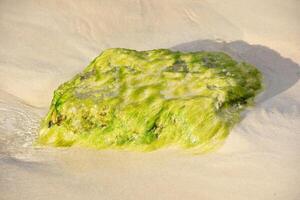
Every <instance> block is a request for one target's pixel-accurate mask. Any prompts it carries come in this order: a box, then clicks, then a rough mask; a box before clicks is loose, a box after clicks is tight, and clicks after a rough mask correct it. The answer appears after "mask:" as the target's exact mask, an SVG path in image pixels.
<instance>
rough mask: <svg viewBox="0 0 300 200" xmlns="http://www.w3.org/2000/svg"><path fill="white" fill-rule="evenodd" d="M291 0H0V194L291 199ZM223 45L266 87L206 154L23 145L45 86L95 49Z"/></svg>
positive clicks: (295, 50)
mask: <svg viewBox="0 0 300 200" xmlns="http://www.w3.org/2000/svg"><path fill="white" fill-rule="evenodd" d="M299 9H300V4H299V1H296V0H288V1H271V0H266V1H263V2H262V1H258V0H255V1H250V2H249V1H241V0H240V1H237V0H233V1H222V3H220V1H214V0H208V1H193V0H187V1H176V0H174V1H172V3H170V1H166V0H165V1H163V0H161V1H143V0H140V1H129V0H128V1H127V0H126V1H125V0H124V1H109V0H105V1H79V0H78V1H70V0H67V1H32V0H29V1H14V0H1V1H0V46H1V48H0V199H5V200H7V199H31V200H32V199H39V200H40V199H238V200H241V199H264V200H265V199H272V200H273V199H295V200H296V199H299V198H300V190H299V184H300V175H299V172H298V171H299V169H300V126H299V124H300V102H299V99H300V93H299V91H300V83H299V76H300V67H299V63H300V48H299V47H300V37H299V35H300V26H299V23H300V22H299V19H300V14H299V12H298V10H299ZM110 47H124V48H133V49H138V50H146V49H153V48H171V49H173V50H181V51H199V50H209V51H224V52H227V53H228V54H230V55H231V56H233V57H234V58H236V59H238V60H244V61H247V62H249V63H252V64H254V65H256V66H257V67H258V68H259V69H260V70H261V71H262V72H263V74H264V78H265V79H264V82H265V84H266V90H265V91H264V92H263V93H262V94H261V95H260V96H259V97H258V98H257V105H256V106H255V107H254V108H251V109H248V110H247V111H246V112H244V113H243V120H242V121H241V123H240V124H239V125H238V126H236V127H235V128H234V130H233V131H232V132H231V134H230V136H229V137H228V139H227V140H226V142H225V144H224V145H223V146H222V148H221V149H219V150H218V151H217V152H214V153H210V154H207V155H204V156H193V155H190V154H187V153H185V152H183V151H180V150H176V149H165V150H159V151H155V152H151V153H134V152H122V151H120V152H119V151H107V150H106V151H96V150H88V149H78V148H77V149H76V148H72V149H52V148H35V147H33V143H34V140H35V138H36V135H37V129H38V126H39V121H40V119H41V117H43V116H44V115H45V113H46V112H47V110H48V106H49V103H50V100H51V98H52V92H53V90H54V89H55V88H56V87H57V86H58V85H59V84H60V83H62V82H64V81H66V80H69V79H70V78H71V77H73V76H74V75H75V74H76V73H78V72H80V71H82V69H83V68H84V67H85V66H86V65H87V64H88V63H89V62H90V61H91V60H92V59H93V58H94V57H95V56H97V55H98V54H99V53H100V52H101V51H102V50H104V49H106V48H110Z"/></svg>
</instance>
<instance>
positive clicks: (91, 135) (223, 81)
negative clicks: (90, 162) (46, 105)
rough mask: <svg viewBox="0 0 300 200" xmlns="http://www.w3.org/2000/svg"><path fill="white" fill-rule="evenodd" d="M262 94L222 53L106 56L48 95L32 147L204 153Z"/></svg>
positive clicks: (250, 74) (254, 76)
mask: <svg viewBox="0 0 300 200" xmlns="http://www.w3.org/2000/svg"><path fill="white" fill-rule="evenodd" d="M261 88H262V84H261V73H260V72H259V71H258V70H257V69H256V68H255V67H254V66H252V65H250V64H247V63H238V62H237V61H235V60H233V59H232V58H231V57H230V56H228V55H226V54H225V53H221V52H194V53H181V52H172V51H170V50H166V49H158V50H151V51H135V50H129V49H121V48H115V49H108V50H106V51H104V52H103V53H101V55H99V56H98V57H97V58H96V59H94V60H93V61H92V62H91V64H89V65H88V66H87V67H86V68H85V69H84V71H83V72H82V73H80V74H78V75H76V76H75V77H74V78H73V79H71V80H70V81H68V82H66V83H64V84H62V85H61V86H59V88H58V89H57V90H56V91H55V92H54V97H53V100H52V103H51V107H50V110H49V112H48V114H47V116H46V117H45V118H44V119H43V121H42V123H41V128H40V135H39V138H38V143H39V144H41V145H51V146H85V147H92V148H99V149H103V148H113V149H120V148H121V149H129V150H139V151H148V150H154V149H157V148H159V147H162V146H168V145H176V146H180V147H183V148H191V149H192V150H193V151H194V152H197V153H200V152H206V151H209V150H212V149H215V148H216V147H218V146H219V145H220V144H221V143H222V141H224V139H225V138H226V136H227V135H228V134H229V131H230V129H231V128H232V127H233V125H234V124H236V123H237V122H238V121H239V117H240V114H239V113H240V111H242V110H243V109H244V108H245V107H246V106H247V105H251V104H252V103H253V99H254V97H255V95H256V94H257V93H258V92H259V91H260V90H261Z"/></svg>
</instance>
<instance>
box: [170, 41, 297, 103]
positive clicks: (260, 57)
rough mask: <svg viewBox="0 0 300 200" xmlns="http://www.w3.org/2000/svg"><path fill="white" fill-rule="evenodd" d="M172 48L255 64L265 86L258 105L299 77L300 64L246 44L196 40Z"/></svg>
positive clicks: (275, 53) (242, 42) (265, 48)
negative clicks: (228, 57)
mask: <svg viewBox="0 0 300 200" xmlns="http://www.w3.org/2000/svg"><path fill="white" fill-rule="evenodd" d="M170 49H171V50H174V51H183V52H194V51H221V52H225V53H227V54H229V55H230V56H232V57H233V58H235V59H236V60H238V61H245V62H248V63H250V64H253V65H255V66H256V67H257V68H258V69H259V70H260V71H261V72H262V74H263V79H264V80H263V82H264V87H265V88H264V91H263V92H262V93H261V94H260V95H259V96H258V97H257V98H256V102H257V103H259V104H260V103H262V102H264V101H266V100H268V99H269V98H272V97H274V96H276V95H277V94H280V93H282V92H283V91H285V90H287V89H289V88H290V87H292V86H293V85H294V84H295V83H296V82H297V81H298V80H299V78H300V67H299V65H298V64H297V63H295V62H293V61H292V60H291V59H288V58H284V57H282V56H281V55H280V54H279V53H278V52H276V51H274V50H272V49H270V48H268V47H266V46H262V45H250V44H248V43H246V42H244V41H233V42H218V41H214V40H196V41H192V42H188V43H183V44H179V45H176V46H173V47H171V48H170Z"/></svg>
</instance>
